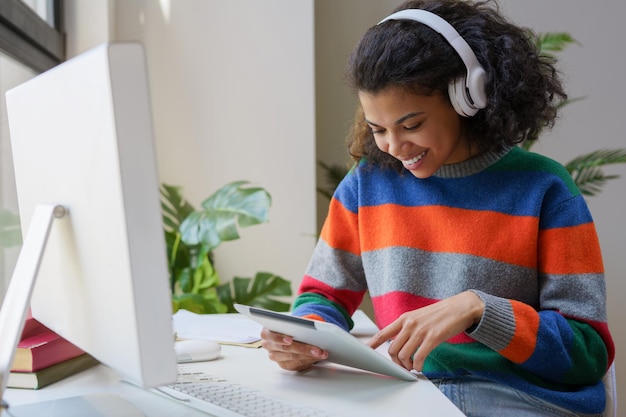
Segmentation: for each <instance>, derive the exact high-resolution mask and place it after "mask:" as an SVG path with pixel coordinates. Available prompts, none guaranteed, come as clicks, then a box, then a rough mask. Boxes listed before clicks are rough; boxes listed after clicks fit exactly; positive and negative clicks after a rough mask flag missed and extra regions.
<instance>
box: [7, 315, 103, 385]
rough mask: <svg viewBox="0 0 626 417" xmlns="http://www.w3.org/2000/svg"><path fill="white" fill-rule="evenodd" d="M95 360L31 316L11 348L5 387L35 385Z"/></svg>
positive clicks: (43, 383)
mask: <svg viewBox="0 0 626 417" xmlns="http://www.w3.org/2000/svg"><path fill="white" fill-rule="evenodd" d="M96 364H98V361H97V360H96V359H94V358H93V357H92V356H91V355H89V354H87V353H85V351H83V350H82V349H80V348H78V347H77V346H75V345H73V344H72V343H70V342H68V341H67V340H65V339H63V338H62V337H61V336H59V335H58V334H56V333H55V332H53V331H52V330H50V329H48V328H47V327H45V326H44V325H43V324H41V323H39V322H38V321H37V320H35V319H34V318H32V317H28V318H27V319H26V323H25V325H24V331H23V332H22V337H21V339H20V342H19V344H18V346H17V350H16V352H15V358H14V360H13V366H12V367H11V374H10V375H9V380H8V387H9V388H28V389H39V388H42V387H45V386H46V385H50V384H52V383H53V382H56V381H59V380H61V379H63V378H65V377H68V376H70V375H74V374H77V373H78V372H81V371H83V370H85V369H88V368H90V367H92V366H94V365H96Z"/></svg>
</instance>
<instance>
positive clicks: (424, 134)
mask: <svg viewBox="0 0 626 417" xmlns="http://www.w3.org/2000/svg"><path fill="white" fill-rule="evenodd" d="M359 100H360V101H361V106H362V107H363V112H364V113H365V120H366V122H367V124H368V125H369V127H370V128H371V129H372V133H373V134H374V139H375V140H376V145H377V146H378V148H379V149H380V150H381V151H383V152H385V153H388V154H389V155H391V156H393V157H394V158H396V159H398V160H400V161H401V162H402V164H403V165H404V167H405V168H406V169H408V170H409V171H410V172H411V174H413V175H414V176H415V177H417V178H428V177H430V176H431V175H432V174H434V173H435V171H437V170H438V169H439V168H440V167H441V166H442V165H447V164H454V163H458V162H462V161H465V160H467V159H469V158H470V157H471V156H472V150H471V148H470V144H469V141H468V140H467V139H466V138H465V137H464V135H463V132H462V129H461V117H460V116H459V115H458V114H457V113H456V112H455V111H454V108H453V107H452V105H451V104H450V103H449V101H448V100H447V99H446V98H444V97H441V96H440V95H438V94H435V95H431V96H425V95H419V94H415V93H411V92H409V91H407V90H405V89H403V88H400V87H390V88H388V89H385V90H383V91H381V92H378V93H376V94H372V93H367V92H360V93H359Z"/></svg>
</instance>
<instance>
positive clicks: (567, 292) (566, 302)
mask: <svg viewBox="0 0 626 417" xmlns="http://www.w3.org/2000/svg"><path fill="white" fill-rule="evenodd" d="M541 282H542V286H543V288H542V289H541V308H542V309H546V310H548V309H552V310H558V311H560V312H561V313H562V314H564V315H566V316H574V317H578V318H582V319H590V320H596V321H601V322H606V321H607V316H606V306H605V301H604V300H606V287H605V281H604V274H580V275H548V276H544V277H542V278H541Z"/></svg>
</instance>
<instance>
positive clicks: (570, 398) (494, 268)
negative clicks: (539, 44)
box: [262, 0, 614, 417]
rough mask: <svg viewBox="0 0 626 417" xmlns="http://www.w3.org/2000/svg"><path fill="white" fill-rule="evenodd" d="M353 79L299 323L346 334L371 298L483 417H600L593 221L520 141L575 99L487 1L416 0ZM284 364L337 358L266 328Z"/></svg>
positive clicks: (406, 350)
mask: <svg viewBox="0 0 626 417" xmlns="http://www.w3.org/2000/svg"><path fill="white" fill-rule="evenodd" d="M397 11H398V13H397V14H393V15H391V16H390V17H389V18H387V19H385V20H383V21H382V22H380V23H379V24H378V25H376V26H374V27H372V28H370V29H369V30H368V31H367V32H366V34H365V35H364V36H363V38H362V39H361V41H360V43H359V44H358V45H357V46H356V48H355V49H354V51H353V53H352V54H351V56H350V59H349V64H348V68H347V73H348V78H349V81H350V83H351V86H352V87H353V88H354V90H355V92H356V94H357V95H358V98H359V101H360V104H361V109H360V111H359V113H358V116H357V118H356V121H355V128H354V132H353V135H352V138H351V142H350V153H351V155H352V157H353V159H354V161H355V162H356V165H355V168H354V169H353V170H352V171H351V172H350V173H349V174H348V175H347V176H346V178H345V179H344V180H343V181H342V183H341V184H340V185H339V187H338V189H337V191H336V193H335V195H334V197H333V199H332V201H331V204H330V209H329V214H328V218H327V219H326V222H325V224H324V227H323V229H322V233H321V238H320V240H319V242H318V244H317V246H316V249H315V251H314V253H313V256H312V259H311V262H310V264H309V267H308V269H307V272H306V275H305V277H304V279H303V281H302V284H301V286H300V290H299V296H298V298H297V299H296V301H295V303H294V311H293V314H294V315H297V316H303V317H309V318H314V319H317V320H323V321H327V322H333V323H335V324H337V325H339V326H341V327H343V328H344V329H346V330H349V329H350V328H351V326H352V321H351V319H350V316H351V314H352V313H353V312H354V311H355V309H356V308H357V307H358V306H359V304H360V302H361V300H362V298H363V295H364V294H365V292H366V291H369V292H370V294H371V296H372V303H373V307H374V312H375V315H376V322H377V324H378V326H379V327H380V328H381V329H382V330H381V331H380V332H379V333H378V334H377V335H375V336H374V337H373V338H372V340H371V341H370V345H371V346H372V347H378V346H380V345H381V344H382V343H383V342H385V341H387V340H391V339H392V340H393V341H392V343H391V345H390V348H389V354H390V355H391V357H392V359H393V360H394V361H395V362H397V363H398V364H400V365H402V366H404V367H405V368H407V369H415V370H418V371H422V372H423V373H424V375H426V376H427V377H428V378H430V379H431V380H432V381H433V382H434V383H435V384H436V385H437V386H438V387H439V388H440V389H441V390H442V391H443V392H444V393H445V394H446V395H447V396H448V397H449V398H450V399H451V400H452V401H453V402H454V403H455V404H456V405H457V406H458V407H459V408H460V409H461V411H463V412H464V413H465V414H467V415H469V416H473V415H476V416H492V415H493V416H499V417H501V416H516V417H519V416H527V415H528V416H531V415H532V416H537V415H546V416H553V415H559V416H588V415H601V414H602V412H603V410H604V405H605V393H604V388H603V385H602V382H601V378H602V376H603V375H604V373H605V372H606V371H607V369H608V367H609V365H610V363H611V362H612V360H613V356H614V346H613V341H612V338H611V335H610V333H609V331H608V326H607V323H606V311H605V281H604V274H603V265H602V257H601V253H600V247H599V243H598V239H597V236H596V232H595V228H594V225H593V220H592V218H591V215H590V213H589V210H588V208H587V206H586V203H585V201H584V199H583V197H582V196H581V194H580V192H579V191H578V189H577V188H576V186H575V185H574V183H573V181H572V179H571V178H570V177H569V175H568V173H567V171H566V170H565V169H564V168H563V167H562V166H561V165H560V164H558V163H557V162H554V161H552V160H550V159H548V158H546V157H543V156H540V155H536V154H532V153H529V152H526V151H523V150H522V149H521V148H519V147H517V146H516V145H517V144H519V143H521V142H522V141H524V140H530V139H533V138H535V137H536V136H537V134H538V132H539V131H540V130H541V129H542V128H544V127H551V126H552V125H553V123H554V120H555V118H556V110H557V105H558V103H559V101H560V100H562V99H564V98H566V94H565V92H564V90H563V87H562V85H561V81H560V79H559V76H558V72H557V71H556V69H555V67H554V62H552V61H551V60H550V59H548V58H547V57H545V56H540V54H539V51H538V50H537V48H536V45H535V42H534V39H533V37H532V36H531V34H530V32H529V31H528V30H526V29H523V28H520V27H518V26H516V25H514V24H512V23H510V22H509V21H508V20H507V19H505V18H504V17H503V16H501V15H500V14H499V12H498V9H497V7H496V6H495V5H494V4H493V3H491V2H480V3H469V2H465V1H452V0H451V1H446V0H423V1H408V2H406V3H404V4H403V5H402V6H400V7H399V8H398V10H397ZM262 337H263V346H264V347H265V348H266V349H267V350H268V351H269V356H270V358H271V359H272V360H274V361H276V362H277V363H278V364H279V365H280V366H281V367H283V368H285V369H289V370H303V369H307V368H308V367H310V366H312V365H313V364H314V363H315V362H316V361H318V360H320V359H324V358H326V357H327V353H326V352H325V351H323V350H322V349H320V348H318V347H315V346H309V345H305V344H302V343H298V342H295V341H293V338H291V337H290V336H289V335H281V334H277V333H272V332H270V331H269V330H267V329H264V330H263V332H262Z"/></svg>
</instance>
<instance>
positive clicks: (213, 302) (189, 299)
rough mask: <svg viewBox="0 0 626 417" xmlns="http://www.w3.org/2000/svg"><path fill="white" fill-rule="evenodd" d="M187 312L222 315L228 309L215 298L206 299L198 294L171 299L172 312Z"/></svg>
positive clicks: (176, 296)
mask: <svg viewBox="0 0 626 417" xmlns="http://www.w3.org/2000/svg"><path fill="white" fill-rule="evenodd" d="M180 309H183V310H189V311H191V312H194V313H197V314H224V313H226V312H227V311H228V308H227V307H226V306H225V305H224V304H222V303H221V302H220V301H219V300H218V299H217V297H214V298H208V297H205V296H201V295H198V294H182V295H174V296H173V297H172V311H173V312H174V313H175V312H177V311H178V310H180Z"/></svg>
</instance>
